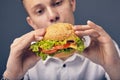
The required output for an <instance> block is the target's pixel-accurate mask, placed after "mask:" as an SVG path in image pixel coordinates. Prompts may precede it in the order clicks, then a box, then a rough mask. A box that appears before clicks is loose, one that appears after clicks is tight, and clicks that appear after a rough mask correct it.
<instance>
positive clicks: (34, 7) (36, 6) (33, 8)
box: [31, 3, 42, 11]
mask: <svg viewBox="0 0 120 80" xmlns="http://www.w3.org/2000/svg"><path fill="white" fill-rule="evenodd" d="M40 6H42V4H40V3H38V4H36V5H35V6H33V7H31V9H32V11H33V10H35V9H36V8H38V7H40Z"/></svg>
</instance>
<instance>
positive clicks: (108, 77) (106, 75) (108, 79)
mask: <svg viewBox="0 0 120 80" xmlns="http://www.w3.org/2000/svg"><path fill="white" fill-rule="evenodd" d="M113 43H114V44H115V47H116V49H117V52H118V55H119V57H120V48H119V46H118V45H117V43H116V42H115V41H114V40H113ZM105 77H106V79H107V80H111V79H110V76H109V75H108V73H107V72H106V73H105Z"/></svg>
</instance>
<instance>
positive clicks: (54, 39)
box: [30, 23, 85, 60]
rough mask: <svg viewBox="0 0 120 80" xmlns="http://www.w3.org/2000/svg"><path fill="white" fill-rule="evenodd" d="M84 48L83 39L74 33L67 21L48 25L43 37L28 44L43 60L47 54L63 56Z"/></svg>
mask: <svg viewBox="0 0 120 80" xmlns="http://www.w3.org/2000/svg"><path fill="white" fill-rule="evenodd" d="M84 49H85V46H84V42H83V40H82V39H81V38H79V37H78V36H77V35H75V33H74V30H73V25H72V24H69V23H55V24H52V25H50V26H48V27H47V28H46V33H45V35H44V38H43V39H42V40H40V41H38V42H35V43H34V44H32V45H31V46H30V50H31V51H32V52H34V53H35V54H36V55H37V56H40V57H41V58H42V59H43V60H45V59H46V58H47V57H48V56H52V57H59V58H64V57H66V56H70V55H72V54H73V53H74V52H76V51H77V52H79V53H81V52H83V50H84Z"/></svg>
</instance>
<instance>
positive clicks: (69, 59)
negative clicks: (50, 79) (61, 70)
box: [43, 52, 85, 64]
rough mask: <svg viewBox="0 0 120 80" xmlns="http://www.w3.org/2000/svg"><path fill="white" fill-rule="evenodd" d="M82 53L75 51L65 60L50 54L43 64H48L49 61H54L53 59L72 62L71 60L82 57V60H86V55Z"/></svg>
mask: <svg viewBox="0 0 120 80" xmlns="http://www.w3.org/2000/svg"><path fill="white" fill-rule="evenodd" d="M81 54H82V53H77V52H76V53H74V54H73V55H72V56H71V57H69V58H68V59H66V60H65V61H63V60H61V59H59V58H57V57H51V56H48V57H47V59H46V60H45V61H43V64H47V63H49V61H52V60H56V61H58V62H60V63H66V62H71V61H74V60H75V59H77V58H79V59H81V61H83V60H84V58H85V57H84V56H82V55H81Z"/></svg>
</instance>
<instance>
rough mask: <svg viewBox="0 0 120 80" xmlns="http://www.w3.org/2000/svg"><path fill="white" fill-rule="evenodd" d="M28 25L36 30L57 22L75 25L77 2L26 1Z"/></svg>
mask: <svg viewBox="0 0 120 80" xmlns="http://www.w3.org/2000/svg"><path fill="white" fill-rule="evenodd" d="M23 3H24V5H25V8H26V10H27V12H28V14H29V16H28V17H27V21H28V24H30V25H31V26H32V27H33V28H34V29H39V28H45V27H47V26H49V25H50V24H53V23H57V22H64V23H71V24H74V16H73V12H74V10H75V0H24V2H23Z"/></svg>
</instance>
